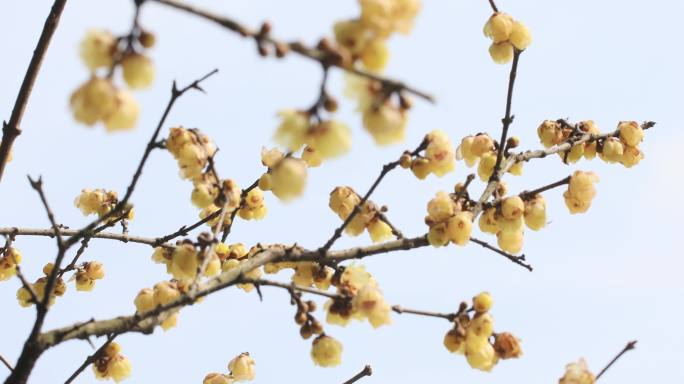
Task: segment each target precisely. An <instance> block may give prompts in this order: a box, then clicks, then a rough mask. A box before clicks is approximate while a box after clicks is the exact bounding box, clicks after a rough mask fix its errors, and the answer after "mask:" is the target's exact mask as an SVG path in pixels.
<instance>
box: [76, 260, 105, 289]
mask: <svg viewBox="0 0 684 384" xmlns="http://www.w3.org/2000/svg"><path fill="white" fill-rule="evenodd" d="M104 275H105V270H104V266H103V265H102V263H100V262H99V261H89V262H86V263H83V264H82V265H81V266H80V267H78V268H77V269H76V273H74V275H73V277H72V278H71V279H72V280H75V281H76V290H77V291H92V289H93V288H94V287H95V281H96V280H100V279H102V278H103V277H104Z"/></svg>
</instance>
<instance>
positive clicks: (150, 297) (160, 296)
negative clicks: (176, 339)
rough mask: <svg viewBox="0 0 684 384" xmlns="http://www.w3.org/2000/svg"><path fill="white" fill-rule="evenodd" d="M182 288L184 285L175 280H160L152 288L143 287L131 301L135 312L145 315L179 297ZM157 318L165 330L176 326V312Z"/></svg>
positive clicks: (182, 290) (183, 288)
mask: <svg viewBox="0 0 684 384" xmlns="http://www.w3.org/2000/svg"><path fill="white" fill-rule="evenodd" d="M184 290H185V286H184V285H182V284H180V283H179V282H177V281H162V282H159V283H157V284H155V285H154V287H153V288H152V289H150V288H143V289H141V290H140V292H138V294H137V295H136V296H135V300H134V301H133V303H134V304H135V310H136V313H137V314H138V315H145V314H147V313H148V312H150V311H154V310H155V309H156V308H157V307H159V306H163V305H167V304H169V303H171V302H173V301H175V300H177V299H178V298H180V297H181V294H182V293H183V292H184ZM159 320H161V324H160V326H161V327H162V329H163V330H165V331H166V330H168V329H170V328H173V327H175V326H176V323H177V322H178V312H177V311H173V312H172V313H171V314H168V315H166V316H165V317H164V318H160V319H159Z"/></svg>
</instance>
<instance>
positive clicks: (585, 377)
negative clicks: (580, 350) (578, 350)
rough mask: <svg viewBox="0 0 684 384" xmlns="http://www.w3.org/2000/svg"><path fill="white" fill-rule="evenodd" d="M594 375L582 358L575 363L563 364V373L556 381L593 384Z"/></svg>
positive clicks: (568, 383)
mask: <svg viewBox="0 0 684 384" xmlns="http://www.w3.org/2000/svg"><path fill="white" fill-rule="evenodd" d="M595 381H596V377H595V376H594V374H593V373H591V371H589V367H588V366H587V362H586V361H584V359H580V360H579V361H578V362H576V363H570V364H568V365H566V366H565V375H563V377H561V378H560V380H559V381H558V383H559V384H594V382H595Z"/></svg>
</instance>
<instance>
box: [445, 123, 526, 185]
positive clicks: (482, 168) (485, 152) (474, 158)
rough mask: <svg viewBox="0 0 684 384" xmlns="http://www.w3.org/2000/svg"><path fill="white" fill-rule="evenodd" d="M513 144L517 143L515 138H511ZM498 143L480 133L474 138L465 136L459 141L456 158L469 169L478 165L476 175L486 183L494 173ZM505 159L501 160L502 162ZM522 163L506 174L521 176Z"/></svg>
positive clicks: (516, 164) (515, 165)
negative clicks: (461, 160)
mask: <svg viewBox="0 0 684 384" xmlns="http://www.w3.org/2000/svg"><path fill="white" fill-rule="evenodd" d="M511 139H512V141H513V142H516V143H517V141H518V139H517V138H515V137H512V138H511ZM497 149H498V143H497V142H496V141H494V140H493V139H492V138H491V137H489V135H488V134H486V133H480V134H477V135H475V136H466V137H464V138H463V139H462V140H461V145H459V147H458V149H457V150H456V157H457V158H459V159H463V161H465V163H466V165H468V166H469V167H472V166H474V165H475V164H478V161H479V164H478V167H477V175H478V176H479V177H480V180H482V181H488V180H489V178H490V177H491V176H492V174H493V173H494V167H495V166H496V156H497ZM503 160H505V159H502V162H503ZM522 166H523V163H522V162H518V163H515V164H514V165H513V166H512V167H511V168H510V169H509V170H508V173H510V174H512V175H514V176H519V175H522V170H523V168H522Z"/></svg>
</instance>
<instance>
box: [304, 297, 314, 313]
mask: <svg viewBox="0 0 684 384" xmlns="http://www.w3.org/2000/svg"><path fill="white" fill-rule="evenodd" d="M306 306H307V307H309V311H308V312H315V311H316V302H315V301H313V300H309V301H307V302H306Z"/></svg>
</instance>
